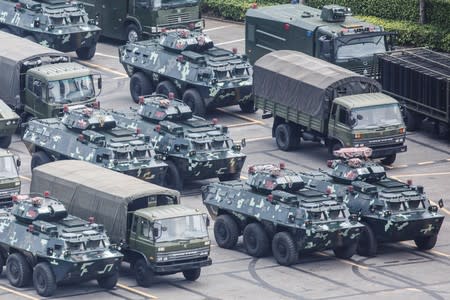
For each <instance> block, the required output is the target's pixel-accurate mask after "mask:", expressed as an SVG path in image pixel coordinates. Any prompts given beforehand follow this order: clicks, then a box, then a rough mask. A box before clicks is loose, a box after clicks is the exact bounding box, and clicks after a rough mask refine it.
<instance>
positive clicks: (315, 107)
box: [253, 50, 406, 164]
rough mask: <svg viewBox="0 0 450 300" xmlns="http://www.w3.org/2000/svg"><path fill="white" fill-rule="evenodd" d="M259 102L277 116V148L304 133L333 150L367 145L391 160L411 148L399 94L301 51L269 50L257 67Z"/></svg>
mask: <svg viewBox="0 0 450 300" xmlns="http://www.w3.org/2000/svg"><path fill="white" fill-rule="evenodd" d="M253 93H254V97H255V105H256V107H257V108H260V109H262V110H263V111H264V112H269V113H264V114H263V118H265V117H271V116H273V117H274V122H273V127H272V136H274V137H275V138H276V142H277V145H278V148H280V149H281V150H285V151H287V150H290V149H293V148H296V147H297V146H298V145H299V143H300V138H301V139H303V140H310V141H316V142H321V143H322V144H324V145H326V146H328V149H329V153H330V154H332V153H333V151H334V150H337V149H339V148H342V147H362V146H368V147H371V148H372V149H373V155H372V157H374V158H382V162H383V163H385V164H392V163H393V162H394V161H395V158H396V155H397V153H399V152H405V151H406V145H404V142H405V134H406V132H405V125H404V123H403V119H402V115H401V112H400V106H399V104H398V102H397V100H395V99H394V98H392V97H390V96H387V95H385V94H382V93H381V85H380V84H379V83H378V82H377V81H376V80H374V79H371V78H369V77H366V76H363V75H359V74H356V73H354V72H352V71H349V70H347V69H344V68H341V67H339V66H336V65H333V64H330V63H328V62H326V61H323V60H320V59H317V58H314V57H312V56H309V55H306V54H304V53H301V52H296V51H290V50H280V51H275V52H271V53H269V54H266V55H265V56H263V57H262V58H260V59H259V60H258V61H257V62H256V63H255V66H254V73H253Z"/></svg>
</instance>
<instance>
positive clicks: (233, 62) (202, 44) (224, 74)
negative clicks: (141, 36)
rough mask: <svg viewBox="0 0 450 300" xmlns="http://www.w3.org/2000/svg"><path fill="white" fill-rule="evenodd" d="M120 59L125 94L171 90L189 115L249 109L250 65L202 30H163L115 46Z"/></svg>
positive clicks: (134, 94) (250, 109) (135, 95)
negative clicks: (127, 84) (127, 82)
mask: <svg viewBox="0 0 450 300" xmlns="http://www.w3.org/2000/svg"><path fill="white" fill-rule="evenodd" d="M119 58H120V62H121V63H122V65H123V66H124V68H125V70H126V71H127V73H128V76H130V77H131V80H130V92H131V96H132V98H133V100H134V101H135V102H136V103H137V102H138V101H139V96H143V95H149V94H151V93H152V92H154V91H156V93H157V94H165V95H168V94H169V92H172V93H174V94H175V98H181V99H182V100H183V102H185V103H186V104H188V105H189V106H190V107H191V109H192V111H193V113H194V114H195V115H199V116H202V117H203V116H204V115H205V114H206V110H207V108H212V107H222V106H229V105H234V104H239V105H240V107H241V109H242V110H243V111H244V112H254V110H255V109H254V103H253V97H252V94H251V92H252V67H251V66H250V64H249V63H248V61H247V58H246V56H245V55H238V54H237V53H236V51H235V50H233V51H228V50H225V49H221V48H217V47H214V43H213V41H212V40H211V39H210V38H209V37H208V36H207V35H205V34H204V33H201V32H199V31H190V30H187V29H177V30H169V31H165V32H163V33H162V34H161V35H160V37H158V38H154V39H150V40H147V41H142V42H136V43H129V44H127V45H125V46H122V47H119Z"/></svg>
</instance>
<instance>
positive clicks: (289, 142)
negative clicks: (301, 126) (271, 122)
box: [275, 123, 300, 151]
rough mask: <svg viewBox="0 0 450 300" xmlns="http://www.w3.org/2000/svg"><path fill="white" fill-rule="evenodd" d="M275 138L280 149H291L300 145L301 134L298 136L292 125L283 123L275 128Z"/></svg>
mask: <svg viewBox="0 0 450 300" xmlns="http://www.w3.org/2000/svg"><path fill="white" fill-rule="evenodd" d="M275 140H276V142H277V146H278V148H279V149H280V150H283V151H289V150H292V149H295V148H297V147H298V145H299V143H300V136H296V134H295V130H294V129H293V128H292V126H291V125H289V124H287V123H283V124H279V125H278V126H277V128H275Z"/></svg>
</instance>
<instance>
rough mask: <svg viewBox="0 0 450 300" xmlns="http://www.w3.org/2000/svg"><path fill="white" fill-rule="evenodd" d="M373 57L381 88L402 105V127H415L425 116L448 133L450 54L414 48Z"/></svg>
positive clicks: (440, 129)
mask: <svg viewBox="0 0 450 300" xmlns="http://www.w3.org/2000/svg"><path fill="white" fill-rule="evenodd" d="M376 57H377V62H378V68H379V81H380V83H381V84H382V86H383V92H384V93H386V94H388V95H390V96H392V97H394V98H395V99H397V100H398V101H399V102H400V103H402V104H404V105H405V108H406V128H407V129H408V130H409V131H415V130H418V129H419V128H420V127H421V123H422V121H423V120H425V119H427V120H428V121H432V122H434V125H435V128H436V129H437V131H438V133H439V134H440V135H442V136H445V135H447V136H450V55H449V54H446V53H439V52H436V51H432V50H430V49H425V48H416V49H402V50H398V51H391V52H387V53H383V54H377V55H376Z"/></svg>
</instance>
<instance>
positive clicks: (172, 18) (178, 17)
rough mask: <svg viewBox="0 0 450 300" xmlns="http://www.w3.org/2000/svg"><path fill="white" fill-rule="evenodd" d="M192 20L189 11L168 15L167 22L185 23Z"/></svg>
mask: <svg viewBox="0 0 450 300" xmlns="http://www.w3.org/2000/svg"><path fill="white" fill-rule="evenodd" d="M190 20H191V17H190V15H189V13H181V14H174V15H169V16H167V23H168V24H172V23H184V22H189V21H190Z"/></svg>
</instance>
